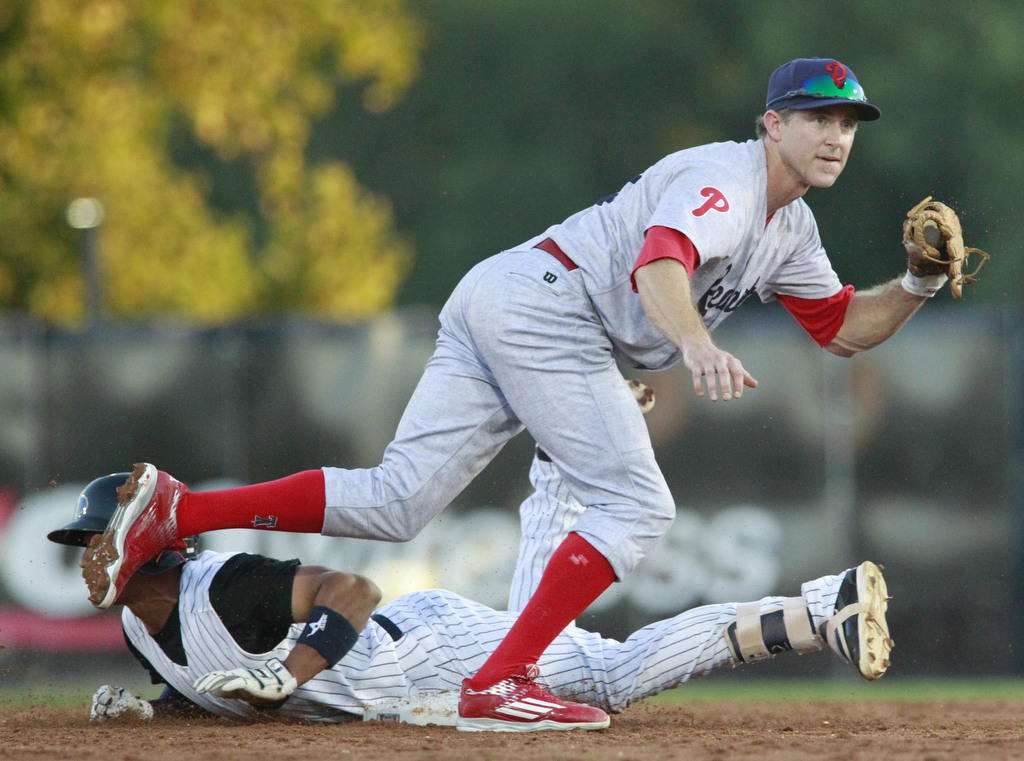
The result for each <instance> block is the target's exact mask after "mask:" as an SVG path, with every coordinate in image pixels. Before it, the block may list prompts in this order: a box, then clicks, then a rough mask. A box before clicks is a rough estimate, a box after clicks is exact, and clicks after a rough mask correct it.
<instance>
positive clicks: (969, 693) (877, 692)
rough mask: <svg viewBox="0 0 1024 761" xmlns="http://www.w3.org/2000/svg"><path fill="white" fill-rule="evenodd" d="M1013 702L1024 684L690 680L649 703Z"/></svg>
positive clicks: (984, 681) (1006, 681)
mask: <svg viewBox="0 0 1024 761" xmlns="http://www.w3.org/2000/svg"><path fill="white" fill-rule="evenodd" d="M985 699H987V700H1018V701H1021V702H1024V680H1012V679H963V680H932V679H915V680H907V679H904V680H890V681H885V680H884V679H883V680H880V681H878V682H867V681H863V680H858V679H850V680H846V679H835V680H817V679H772V680H763V681H757V682H748V683H743V684H740V683H729V684H725V683H718V684H715V683H712V682H706V683H700V682H691V683H690V684H688V685H686V686H685V687H680V688H678V689H675V690H669V691H668V692H664V693H662V694H661V695H657V696H655V697H653V698H649V700H651V701H652V702H653V701H659V702H671V703H709V702H717V701H730V702H732V701H736V702H743V701H756V702H765V701H774V700H780V701H787V700H788V701H817V700H896V701H900V702H914V701H918V702H920V701H929V700H985Z"/></svg>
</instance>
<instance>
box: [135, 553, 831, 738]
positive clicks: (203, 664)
mask: <svg viewBox="0 0 1024 761" xmlns="http://www.w3.org/2000/svg"><path fill="white" fill-rule="evenodd" d="M234 554H236V553H216V552H203V553H201V554H200V555H199V557H198V558H197V559H196V560H194V561H191V562H189V563H186V564H185V566H184V568H183V569H182V577H181V592H180V598H179V603H178V609H179V617H180V621H181V635H182V645H183V646H184V649H185V654H186V657H187V660H188V665H187V666H181V665H179V664H176V663H174V662H173V661H172V660H171V659H170V658H168V657H167V655H166V654H165V653H164V652H163V650H161V649H160V646H159V645H158V644H157V643H156V641H155V640H154V639H153V638H152V637H151V636H150V635H149V633H148V632H147V631H146V627H145V626H144V625H143V624H142V622H141V621H140V620H139V619H138V618H136V617H135V616H134V615H133V614H132V613H131V612H130V611H129V610H128V609H127V608H125V610H124V612H123V613H122V623H123V625H124V629H125V633H126V634H127V636H128V638H129V640H130V641H131V643H132V644H133V645H134V646H135V647H136V648H137V649H138V650H139V651H140V652H141V653H142V655H144V656H145V657H146V659H147V660H148V661H149V662H150V664H151V665H152V666H153V668H155V669H156V670H157V671H158V672H159V673H160V674H161V676H163V677H164V679H165V680H166V682H167V683H168V684H169V685H170V686H171V687H173V688H174V689H176V690H177V691H178V692H180V693H181V694H182V695H184V696H185V697H186V698H188V699H189V700H191V701H193V702H194V703H196V704H197V705H200V706H202V707H203V708H205V709H207V710H208V711H210V712H212V713H214V714H218V715H221V716H229V717H236V718H243V719H249V720H253V719H258V718H259V719H268V718H269V719H275V718H279V719H296V718H299V719H304V720H307V721H321V722H331V721H338V720H341V719H343V718H344V717H346V716H351V715H353V714H354V715H361V714H363V713H364V712H365V710H366V708H367V707H368V706H369V705H370V704H371V703H373V702H374V701H378V700H385V699H394V698H406V697H413V696H415V695H417V694H419V693H422V692H432V691H437V690H458V689H459V688H460V687H461V685H462V680H463V679H465V678H467V677H469V676H471V675H472V674H473V673H475V672H476V671H477V670H478V669H479V668H480V667H481V666H482V665H483V663H484V661H485V660H486V658H487V657H488V655H490V653H491V651H492V650H493V649H494V648H495V647H496V646H497V644H498V643H499V642H500V641H501V639H502V638H503V637H504V636H505V634H506V633H507V632H508V630H509V628H510V627H511V626H512V623H513V622H514V621H515V619H516V614H514V613H506V612H501V611H495V610H492V609H491V608H488V607H486V606H484V605H481V604H480V603H476V602H473V601H471V600H467V599H465V598H464V597H461V596H460V595H457V594H455V593H454V592H448V591H445V590H430V591H425V592H414V593H412V594H407V595H403V596H402V597H399V598H398V599H396V600H393V601H391V602H389V603H386V604H385V605H383V606H381V607H380V608H379V609H378V611H377V612H378V613H380V614H383V615H384V616H386V617H387V618H388V619H389V620H390V621H391V622H392V624H394V626H396V627H398V629H400V630H401V636H399V637H398V638H397V639H393V637H392V635H391V634H389V633H388V631H387V630H386V629H384V628H383V627H382V626H380V625H378V624H377V623H376V622H374V621H371V622H370V623H368V624H367V625H366V627H365V628H364V629H363V631H362V632H361V633H360V635H359V638H358V640H357V641H356V644H355V646H354V647H353V648H352V650H351V651H350V652H349V653H348V654H346V655H345V657H344V658H342V659H341V661H339V662H338V663H337V664H336V665H335V666H334V667H332V668H330V669H326V670H324V671H322V672H320V673H319V674H318V675H317V676H316V677H314V678H313V679H311V680H310V681H308V682H306V683H305V684H303V685H301V686H300V687H299V688H298V689H297V690H296V691H295V693H294V694H293V695H292V696H291V697H289V698H288V700H287V701H286V702H285V703H284V705H283V706H282V707H281V708H278V709H274V710H270V711H267V710H261V709H258V708H255V707H254V706H252V705H250V704H249V703H246V702H245V701H242V700H232V699H227V698H216V697H213V696H211V695H208V694H199V693H197V692H196V691H195V690H194V689H193V687H192V683H193V682H194V681H195V679H196V678H197V677H199V676H202V675H203V674H205V673H207V672H209V671H216V670H223V669H233V668H239V667H248V668H257V667H260V666H262V665H264V663H265V662H266V661H267V660H268V659H269V658H279V659H281V660H284V659H285V658H286V657H287V655H288V653H289V652H290V651H291V648H292V647H293V646H294V644H295V640H296V638H297V637H298V634H299V632H300V631H301V630H302V625H300V624H295V625H293V626H292V628H291V631H290V632H289V634H288V636H287V637H286V638H285V639H284V640H282V641H281V643H280V644H279V645H278V646H277V647H275V648H274V649H273V650H271V651H270V652H267V653H258V654H253V653H248V652H246V651H244V650H243V649H242V648H240V647H239V646H238V645H237V644H236V643H235V641H234V640H233V639H232V638H231V635H230V634H229V633H228V631H227V629H226V627H225V626H224V624H223V622H222V621H221V619H220V617H219V616H218V615H217V614H216V612H214V610H213V607H212V605H211V604H210V596H209V590H210V582H211V581H212V579H213V577H214V575H215V574H216V573H217V571H218V569H219V568H220V567H221V566H222V565H223V564H224V563H225V562H226V561H227V560H228V559H229V558H230V557H232V556H233V555H234ZM841 582H842V577H841V576H826V577H823V578H821V579H817V580H815V581H813V582H807V583H806V584H804V585H803V597H804V600H805V602H806V604H807V608H808V610H809V611H810V613H811V616H812V618H813V619H814V622H815V624H816V625H817V624H818V623H820V621H823V620H824V619H825V618H826V617H828V616H829V615H831V608H832V606H833V605H834V601H835V595H836V592H837V590H838V589H839V585H840V583H841ZM240 593H244V590H240ZM782 600H783V598H781V597H770V598H764V599H763V600H762V601H761V609H762V610H765V611H767V610H774V609H777V608H779V607H780V606H781V605H782ZM736 608H737V606H736V604H735V603H724V604H721V605H706V606H703V607H700V608H694V609H693V610H689V611H685V612H683V613H680V614H679V615H678V616H675V617H673V618H669V619H665V620H664V621H658V622H656V623H653V624H651V625H649V626H646V627H644V628H643V629H641V630H640V631H638V632H636V633H635V634H633V635H632V636H631V637H629V638H628V639H627V640H626V641H625V642H617V641H615V640H611V639H604V638H602V637H601V636H600V635H598V634H595V633H593V632H588V631H585V630H583V629H578V628H576V627H571V626H570V627H568V628H567V629H565V631H563V632H562V633H561V634H559V635H558V637H556V638H555V641H554V642H553V643H552V644H551V646H550V647H549V648H548V649H547V650H546V651H545V653H544V655H543V656H542V658H541V660H540V663H539V664H538V665H539V666H540V669H541V678H542V681H544V682H545V683H547V684H548V685H549V687H550V690H551V692H552V693H554V694H556V695H558V696H560V697H563V698H568V699H575V700H582V701H584V702H587V703H591V704H593V705H597V706H600V707H602V708H605V709H606V710H610V711H621V710H623V709H624V708H626V707H627V706H629V705H630V704H631V703H633V702H635V701H637V700H640V699H642V698H645V697H647V696H649V695H653V694H655V693H658V692H661V691H663V690H666V689H670V688H672V687H675V686H678V685H680V684H682V683H684V682H686V681H688V680H689V679H690V678H692V677H694V676H701V675H706V674H708V673H709V672H711V671H712V670H713V669H715V668H717V667H720V666H725V665H735V663H734V661H733V660H732V656H731V655H730V653H729V648H728V644H727V642H726V638H725V636H724V632H725V628H726V627H727V626H728V624H729V623H730V622H732V621H734V620H735V618H736Z"/></svg>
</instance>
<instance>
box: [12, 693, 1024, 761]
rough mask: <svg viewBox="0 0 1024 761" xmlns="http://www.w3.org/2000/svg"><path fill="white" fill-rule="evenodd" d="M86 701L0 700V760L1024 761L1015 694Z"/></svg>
mask: <svg viewBox="0 0 1024 761" xmlns="http://www.w3.org/2000/svg"><path fill="white" fill-rule="evenodd" d="M87 714H88V709H87V708H84V709H66V708H52V707H48V706H36V707H29V708H17V709H13V708H5V707H4V706H3V705H2V704H0V757H2V758H4V759H5V760H6V761H30V760H31V761H48V760H49V759H83V760H86V761H88V760H90V759H97V760H98V761H99V760H102V761H134V760H136V759H137V760H138V761H165V760H166V761H171V760H172V759H173V761H182V760H183V759H196V758H198V759H202V760H203V761H236V759H237V760H239V761H241V759H246V761H249V760H251V759H272V760H273V761H291V760H292V759H294V760H295V761H300V759H301V761H328V759H330V760H332V761H333V760H334V759H349V758H351V759H400V760H401V761H441V760H442V759H444V761H452V759H473V760H474V761H476V760H477V759H479V760H480V761H492V760H493V761H555V760H557V759H573V760H574V761H580V760H582V759H585V760H586V761H651V759H658V760H659V761H662V760H664V759H687V761H701V760H702V759H714V761H723V760H725V759H748V758H749V759H758V761H782V759H786V760H787V761H799V760H801V759H808V761H811V760H813V761H821V759H823V758H842V759H843V760H844V761H854V760H856V759H871V761H878V760H879V759H887V760H889V759H897V760H898V759H926V760H928V761H941V760H942V759H956V760H957V761H970V760H971V759H985V761H993V760H994V759H1024V711H1022V704H1021V703H1020V702H1014V701H995V700H993V701H979V700H972V701H965V702H959V701H949V702H934V703H925V702H884V701H879V702H875V701H870V702H868V701H863V702H860V701H858V702H853V703H838V702H815V703H810V702H788V701H787V702H772V703H771V704H759V703H717V702H710V703H694V704H689V703H684V704H659V703H648V704H641V705H638V706H634V707H633V708H631V709H629V710H628V711H626V712H625V713H624V714H621V715H619V716H614V717H612V726H611V728H610V729H607V730H605V731H603V732H586V733H583V732H569V733H556V732H542V733H537V734H533V735H507V734H493V733H481V734H467V733H461V732H458V731H456V730H455V729H454V728H451V727H412V726H406V725H397V724H378V723H376V722H367V723H354V724H347V725H342V726H314V725H288V726H285V725H280V724H261V725H255V726H254V725H242V724H238V723H234V722H229V721H226V720H222V719H209V720H199V721H184V720H176V719H162V720H156V721H153V722H149V723H143V722H132V723H123V724H116V725H115V724H103V725H91V724H89V721H88V716H87Z"/></svg>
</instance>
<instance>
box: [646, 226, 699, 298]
mask: <svg viewBox="0 0 1024 761" xmlns="http://www.w3.org/2000/svg"><path fill="white" fill-rule="evenodd" d="M655 259H676V260H677V261H679V262H681V263H682V265H683V266H684V267H686V274H687V275H689V276H690V277H693V271H694V270H695V269H697V265H699V264H700V254H698V253H697V249H696V248H695V247H694V245H693V243H692V242H691V241H690V239H689V238H687V237H686V236H685V235H683V234H682V233H681V232H679V231H678V230H673V229H672V228H671V227H662V226H660V225H655V226H654V227H651V228H650V229H649V230H648V231H647V236H646V237H645V238H644V245H643V247H642V248H641V249H640V255H639V256H638V257H637V259H636V263H635V264H634V265H633V271H632V272H631V273H630V275H629V279H630V282H632V284H633V292H634V293H635V292H636V280H635V279H634V277H633V276H634V275H635V274H636V271H637V270H638V269H640V268H641V267H643V266H644V265H645V264H650V263H651V262H653V261H654V260H655Z"/></svg>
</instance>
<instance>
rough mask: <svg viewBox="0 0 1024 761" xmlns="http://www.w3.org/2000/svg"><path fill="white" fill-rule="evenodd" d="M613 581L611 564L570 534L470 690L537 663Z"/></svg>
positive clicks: (613, 574)
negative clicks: (553, 642) (556, 638)
mask: <svg viewBox="0 0 1024 761" xmlns="http://www.w3.org/2000/svg"><path fill="white" fill-rule="evenodd" d="M613 581H615V572H614V571H613V570H612V567H611V564H610V563H609V562H608V560H607V559H606V558H605V557H604V555H602V554H601V553H600V552H598V551H597V550H595V549H594V546H593V545H592V544H591V543H590V542H588V541H587V540H586V539H584V538H583V537H582V536H580V535H579V534H575V533H573V534H569V536H567V537H566V538H565V541H563V542H562V544H561V545H559V547H558V549H557V550H555V554H554V555H552V556H551V560H549V561H548V566H547V568H545V569H544V575H543V576H542V577H541V579H540V584H539V585H538V586H537V591H536V592H534V593H533V597H531V598H530V601H529V602H528V603H527V604H526V607H525V608H524V609H523V612H522V613H520V614H519V618H518V619H517V620H516V622H515V623H514V624H513V625H512V628H511V629H510V630H509V632H508V634H506V635H505V639H504V640H502V641H501V644H499V645H498V647H497V648H496V649H495V650H494V652H493V653H492V654H491V657H490V658H488V659H487V662H486V663H484V665H483V667H482V668H481V669H480V671H478V672H477V674H476V676H474V677H473V678H472V679H471V680H470V682H469V687H470V688H471V689H474V690H483V689H485V688H487V687H490V686H491V685H493V684H496V683H498V682H500V681H501V680H502V679H504V678H505V677H507V676H508V675H509V674H512V673H514V672H515V671H516V670H517V669H519V668H520V667H521V666H524V665H527V664H531V663H536V662H537V661H538V660H540V656H541V654H542V653H543V652H544V651H545V650H546V649H547V646H548V645H550V644H551V642H552V641H553V640H554V638H555V637H557V636H558V635H559V633H561V631H562V630H563V629H564V628H565V627H566V626H568V625H569V623H570V622H571V621H572V620H573V619H574V618H576V617H577V616H578V615H579V614H580V613H582V612H583V611H585V610H586V609H587V606H588V605H590V603H592V602H593V601H594V600H596V599H597V598H598V597H599V596H600V595H601V593H602V592H604V590H606V589H607V588H608V587H610V586H611V584H612V582H613Z"/></svg>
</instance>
